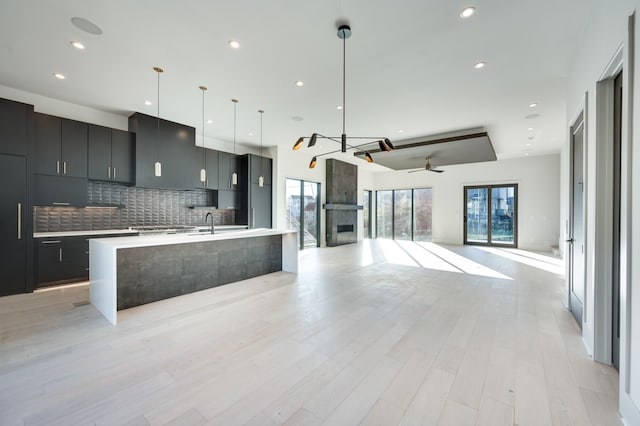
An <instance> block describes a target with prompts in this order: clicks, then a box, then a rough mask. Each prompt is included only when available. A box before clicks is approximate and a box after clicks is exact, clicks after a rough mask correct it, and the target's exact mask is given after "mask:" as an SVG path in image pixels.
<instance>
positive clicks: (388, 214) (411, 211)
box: [376, 188, 432, 241]
mask: <svg viewBox="0 0 640 426" xmlns="http://www.w3.org/2000/svg"><path fill="white" fill-rule="evenodd" d="M431 212H432V190H431V188H421V189H396V190H388V191H377V192H376V220H377V226H376V229H377V235H376V236H377V237H378V238H393V239H396V240H415V241H431V237H432V231H431Z"/></svg>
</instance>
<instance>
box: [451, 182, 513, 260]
mask: <svg viewBox="0 0 640 426" xmlns="http://www.w3.org/2000/svg"><path fill="white" fill-rule="evenodd" d="M504 187H513V198H514V203H513V209H514V211H513V213H514V214H513V244H499V243H494V242H492V241H491V201H492V194H491V190H492V189H493V188H504ZM479 188H487V194H488V197H487V203H488V204H489V208H488V209H487V212H489V214H488V215H487V242H486V243H482V242H476V241H467V189H479ZM519 203H520V201H519V197H518V184H517V183H492V184H487V185H465V186H463V188H462V212H463V221H462V228H463V231H462V232H463V240H462V242H463V244H465V245H469V246H488V247H503V248H517V247H518V214H519V213H518V211H519V210H520V209H519V208H518V204H519Z"/></svg>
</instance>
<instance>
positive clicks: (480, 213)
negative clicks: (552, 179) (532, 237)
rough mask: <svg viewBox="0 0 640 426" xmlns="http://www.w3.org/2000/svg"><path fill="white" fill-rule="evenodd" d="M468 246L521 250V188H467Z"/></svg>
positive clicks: (465, 234) (485, 186)
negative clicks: (518, 216) (519, 211)
mask: <svg viewBox="0 0 640 426" xmlns="http://www.w3.org/2000/svg"><path fill="white" fill-rule="evenodd" d="M464 197H465V198H464V205H465V212H466V213H465V216H464V243H465V244H482V245H499V246H510V247H516V246H517V204H518V185H516V184H508V185H484V186H466V187H465V188H464Z"/></svg>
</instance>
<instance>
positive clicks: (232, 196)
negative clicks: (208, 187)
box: [217, 189, 241, 210]
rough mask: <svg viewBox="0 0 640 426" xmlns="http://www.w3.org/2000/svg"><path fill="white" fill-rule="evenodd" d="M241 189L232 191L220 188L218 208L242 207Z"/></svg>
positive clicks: (236, 208) (234, 208)
mask: <svg viewBox="0 0 640 426" xmlns="http://www.w3.org/2000/svg"><path fill="white" fill-rule="evenodd" d="M240 196H241V192H240V191H231V190H228V189H220V190H218V206H217V207H218V208H219V209H233V210H238V209H240V208H241V200H240Z"/></svg>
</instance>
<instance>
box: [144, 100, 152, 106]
mask: <svg viewBox="0 0 640 426" xmlns="http://www.w3.org/2000/svg"><path fill="white" fill-rule="evenodd" d="M144 104H145V105H146V106H150V105H152V103H151V101H144Z"/></svg>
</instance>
